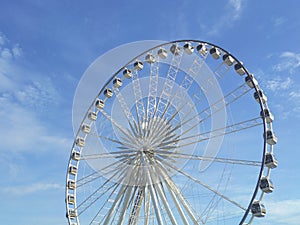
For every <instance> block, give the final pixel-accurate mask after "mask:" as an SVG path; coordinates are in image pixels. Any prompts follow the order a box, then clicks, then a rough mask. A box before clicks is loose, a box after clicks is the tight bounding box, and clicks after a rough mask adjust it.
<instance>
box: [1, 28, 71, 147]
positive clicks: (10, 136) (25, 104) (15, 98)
mask: <svg viewBox="0 0 300 225" xmlns="http://www.w3.org/2000/svg"><path fill="white" fill-rule="evenodd" d="M1 43H2V49H0V124H1V129H0V136H1V141H2V147H3V150H2V151H29V150H30V149H31V150H34V149H36V148H37V146H39V148H40V149H46V148H49V146H53V145H54V146H56V147H57V148H65V147H67V145H70V140H68V139H67V138H64V137H61V136H59V135H55V132H54V131H53V130H50V129H49V128H47V126H45V125H46V124H47V121H44V117H43V115H44V114H45V112H46V111H47V110H49V108H50V107H51V108H52V109H53V108H54V107H56V106H58V105H59V103H60V99H61V98H60V95H59V93H58V92H57V91H56V88H55V86H54V84H53V82H52V80H51V78H49V77H47V76H43V75H42V74H38V73H37V72H29V71H27V69H26V68H25V67H24V66H21V65H20V64H19V63H18V62H19V61H18V59H17V58H19V57H22V55H23V51H22V49H21V47H20V46H19V45H18V44H14V45H12V47H10V46H9V45H8V44H7V43H8V41H7V38H6V37H5V36H4V35H3V34H1V33H0V44H1Z"/></svg>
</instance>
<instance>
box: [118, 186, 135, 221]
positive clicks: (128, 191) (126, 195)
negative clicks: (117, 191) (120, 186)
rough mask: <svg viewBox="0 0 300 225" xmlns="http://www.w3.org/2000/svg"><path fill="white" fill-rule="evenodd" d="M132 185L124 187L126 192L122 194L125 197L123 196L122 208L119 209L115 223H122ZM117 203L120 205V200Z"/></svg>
mask: <svg viewBox="0 0 300 225" xmlns="http://www.w3.org/2000/svg"><path fill="white" fill-rule="evenodd" d="M132 187H133V186H129V187H128V188H127V189H126V193H125V194H124V196H125V198H124V201H123V205H122V209H121V212H120V216H119V220H118V223H117V224H118V225H122V224H123V221H124V218H125V212H126V210H127V208H128V205H129V204H130V201H129V200H130V195H131V192H132ZM119 205H121V202H120V204H119Z"/></svg>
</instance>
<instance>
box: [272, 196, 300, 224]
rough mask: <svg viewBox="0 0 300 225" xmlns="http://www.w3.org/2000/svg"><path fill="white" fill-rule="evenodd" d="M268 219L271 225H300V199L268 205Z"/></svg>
mask: <svg viewBox="0 0 300 225" xmlns="http://www.w3.org/2000/svg"><path fill="white" fill-rule="evenodd" d="M268 208H269V210H268V214H267V216H268V218H266V219H267V221H268V222H270V224H274V223H275V224H282V225H285V224H289V225H298V224H299V221H300V214H299V208H300V199H290V200H282V201H276V202H272V203H269V204H268Z"/></svg>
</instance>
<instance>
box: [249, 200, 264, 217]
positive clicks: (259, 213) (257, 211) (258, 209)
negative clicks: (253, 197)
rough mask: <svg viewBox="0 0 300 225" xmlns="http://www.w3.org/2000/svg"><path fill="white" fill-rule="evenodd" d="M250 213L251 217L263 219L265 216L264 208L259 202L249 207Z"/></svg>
mask: <svg viewBox="0 0 300 225" xmlns="http://www.w3.org/2000/svg"><path fill="white" fill-rule="evenodd" d="M251 212H252V214H253V216H256V217H264V216H265V215H266V212H267V210H266V207H265V206H264V204H262V203H261V202H260V201H255V202H253V203H252V205H251Z"/></svg>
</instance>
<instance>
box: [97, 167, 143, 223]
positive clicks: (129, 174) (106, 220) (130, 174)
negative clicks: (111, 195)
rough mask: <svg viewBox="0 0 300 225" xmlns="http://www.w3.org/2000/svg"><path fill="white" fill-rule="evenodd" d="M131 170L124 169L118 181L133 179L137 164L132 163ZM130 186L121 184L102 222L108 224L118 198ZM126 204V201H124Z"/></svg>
mask: <svg viewBox="0 0 300 225" xmlns="http://www.w3.org/2000/svg"><path fill="white" fill-rule="evenodd" d="M131 165H132V166H133V168H132V170H126V172H125V176H124V175H123V176H121V180H120V182H119V183H121V182H122V180H123V181H128V180H130V179H133V177H136V173H137V170H138V169H137V166H136V165H133V164H131ZM129 187H131V185H126V184H121V188H120V190H119V192H118V194H117V196H116V197H115V200H114V201H113V204H112V206H111V207H110V209H109V210H108V212H107V213H106V215H105V217H104V222H103V224H109V221H110V220H111V217H112V215H113V213H115V209H116V207H117V206H118V204H119V201H120V198H123V197H122V196H123V195H125V193H126V190H127V189H128V188H129ZM125 204H126V203H125Z"/></svg>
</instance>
